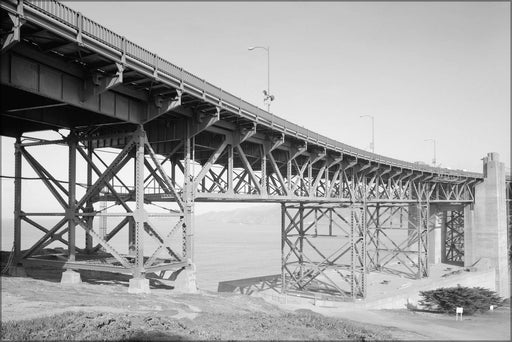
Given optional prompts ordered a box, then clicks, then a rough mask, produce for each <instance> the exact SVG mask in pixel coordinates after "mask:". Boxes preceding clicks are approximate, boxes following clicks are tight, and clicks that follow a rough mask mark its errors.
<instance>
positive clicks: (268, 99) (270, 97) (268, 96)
mask: <svg viewBox="0 0 512 342" xmlns="http://www.w3.org/2000/svg"><path fill="white" fill-rule="evenodd" d="M255 49H263V50H265V51H267V90H263V95H264V96H265V97H264V98H263V102H266V103H267V111H268V112H269V113H270V102H272V101H274V95H271V94H270V47H269V46H267V47H265V46H250V47H249V48H248V50H249V51H252V50H255Z"/></svg>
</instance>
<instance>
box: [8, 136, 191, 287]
mask: <svg viewBox="0 0 512 342" xmlns="http://www.w3.org/2000/svg"><path fill="white" fill-rule="evenodd" d="M124 137H125V138H127V139H126V144H125V145H124V147H123V149H122V150H121V151H120V152H119V153H117V154H116V156H115V158H114V159H113V160H112V161H111V162H110V163H106V162H105V161H104V160H103V159H102V158H101V157H100V156H99V155H98V153H97V152H96V151H94V149H93V148H91V146H92V140H93V139H92V137H91V136H90V135H87V134H83V133H77V132H74V131H71V132H70V134H69V135H68V136H67V137H65V138H63V139H62V140H59V141H51V142H48V141H36V142H28V143H27V142H23V141H22V140H21V139H20V138H18V139H17V141H16V144H15V174H16V179H15V238H14V240H15V241H14V255H15V257H14V260H15V264H16V265H23V264H30V263H36V264H41V263H43V264H47V265H55V266H59V267H62V268H68V269H84V270H100V271H110V272H120V273H130V274H132V275H133V276H134V277H139V278H140V277H144V276H145V274H146V273H157V274H160V275H162V276H163V275H165V272H166V271H176V270H179V269H181V268H183V267H187V266H189V265H190V264H191V263H192V258H193V242H192V241H193V228H192V225H193V218H192V216H193V210H192V209H191V207H192V206H193V202H192V201H191V199H190V190H189V191H188V193H187V192H186V191H181V192H180V193H178V191H177V190H176V188H175V186H174V185H173V183H172V181H171V180H170V178H169V177H168V175H167V173H166V171H165V170H164V169H163V167H162V165H161V163H160V161H159V159H158V158H157V156H156V154H155V152H154V151H153V148H152V147H151V145H150V144H149V143H148V140H147V137H146V133H145V132H144V130H143V129H142V128H141V127H139V128H138V129H137V130H136V131H134V132H132V134H129V135H127V136H126V135H124ZM94 139H97V137H95V138H94ZM57 144H60V145H63V144H64V145H67V146H68V149H69V158H68V161H69V165H68V171H69V172H68V173H69V175H68V180H67V181H65V182H64V184H65V183H67V185H68V187H67V188H66V187H65V186H64V185H63V181H61V180H58V179H56V177H54V176H53V175H52V172H51V171H49V169H48V168H47V167H45V166H43V165H42V163H41V162H40V161H38V160H37V158H36V157H35V156H34V155H35V153H33V152H30V151H29V150H31V149H33V148H35V147H36V146H41V145H57ZM51 147H52V148H55V147H54V146H51ZM185 149H186V147H185ZM187 153H190V151H188V152H187V151H185V155H187ZM77 156H81V157H82V159H83V161H84V162H85V163H86V166H87V179H86V183H78V182H77V173H76V165H77ZM22 159H24V160H25V161H26V162H27V164H28V165H30V167H31V168H32V170H33V171H34V172H35V173H36V174H37V176H38V178H39V179H40V180H41V181H42V182H43V184H44V185H45V186H46V188H47V189H48V190H49V193H50V194H51V195H52V196H53V198H55V199H56V201H57V202H58V203H59V204H60V206H61V207H62V209H63V211H62V212H25V211H23V210H22V198H21V185H22V179H23V177H22ZM130 163H131V164H133V167H134V177H133V178H134V179H133V185H132V186H129V185H127V183H129V182H127V181H126V180H123V179H122V178H121V176H120V173H121V171H122V170H123V168H126V166H127V165H129V164H130ZM184 164H185V165H187V164H190V163H189V162H188V161H187V160H185V162H184ZM147 170H148V171H149V175H148V177H146V178H144V173H145V172H146V171H147ZM93 174H95V175H96V177H93ZM185 174H187V171H185ZM155 179H156V180H157V181H158V182H159V185H160V190H163V191H165V192H166V193H167V194H169V195H170V196H173V198H175V199H176V206H177V209H169V208H165V209H166V211H165V212H162V211H160V212H148V211H147V210H146V207H147V205H149V204H151V203H150V202H149V201H148V200H147V199H146V198H145V195H144V191H145V190H144V182H145V181H146V182H151V181H152V180H155ZM115 181H116V182H117V183H118V185H114V182H115ZM105 189H108V192H109V194H110V196H111V197H112V198H113V204H112V205H110V206H108V208H109V209H110V208H112V209H110V210H109V212H108V213H107V212H106V211H105V210H104V209H105V208H106V207H105V206H104V207H103V208H98V209H95V208H94V206H93V204H94V202H95V201H97V199H98V198H99V196H100V194H101V193H102V192H104V191H105ZM120 189H122V190H123V191H119V190H120ZM182 189H191V186H190V182H185V184H184V186H183V187H182ZM77 190H78V191H77ZM80 190H81V191H80ZM79 194H80V195H79ZM35 195H36V196H37V195H41V194H35ZM130 201H134V202H135V207H134V208H133V206H130V205H129V202H130ZM116 209H117V210H116ZM48 216H52V217H56V218H58V222H57V223H56V224H55V225H53V226H52V227H50V228H47V227H46V226H45V225H46V223H43V222H38V219H37V217H48ZM105 217H110V218H113V219H116V218H117V219H120V222H118V223H117V225H113V226H112V227H109V228H111V229H108V230H107V231H106V234H100V232H99V228H98V227H95V225H94V219H95V218H99V219H102V218H105ZM157 217H162V218H165V220H166V223H165V225H166V227H165V228H162V227H158V226H156V225H155V224H154V223H153V222H151V221H152V219H153V218H157ZM22 221H24V222H26V223H27V224H28V225H30V226H32V227H34V228H37V229H38V230H40V231H41V232H42V233H43V235H42V237H41V238H40V239H39V240H38V241H37V242H35V243H34V244H33V245H32V246H31V247H30V248H28V249H27V250H24V251H22V250H21V241H22V238H23V234H22V233H25V230H22V229H21V223H22ZM77 227H78V228H79V229H80V228H81V229H83V230H84V231H85V240H84V241H83V243H84V246H83V247H79V245H81V243H79V241H77V240H76V229H77ZM126 230H129V232H128V241H125V242H124V243H121V245H125V246H126V245H128V248H127V250H128V253H122V252H120V251H119V243H118V245H117V246H116V245H113V244H112V243H111V242H112V241H113V239H114V238H115V237H116V236H118V235H119V233H120V232H121V231H126ZM144 232H145V233H147V235H145V233H144ZM26 233H28V231H27V232H26ZM25 236H26V235H25ZM148 239H152V240H153V241H152V252H151V250H146V249H145V247H144V246H145V245H146V246H149V245H148V241H145V240H148ZM93 241H94V242H95V243H97V245H96V246H93V244H92V243H93ZM126 242H128V243H127V244H126ZM59 244H60V246H62V245H63V246H64V247H65V248H66V249H67V252H66V253H65V254H63V253H57V254H59V255H57V256H55V255H54V256H52V257H48V255H45V254H44V253H41V252H42V250H43V249H44V248H47V247H55V246H56V245H59ZM100 249H102V250H101V251H100ZM145 251H146V253H145ZM163 252H165V253H163ZM105 253H106V254H105ZM55 257H56V258H57V259H55Z"/></svg>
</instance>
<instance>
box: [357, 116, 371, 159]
mask: <svg viewBox="0 0 512 342" xmlns="http://www.w3.org/2000/svg"><path fill="white" fill-rule="evenodd" d="M359 117H360V118H365V117H366V118H370V119H372V142H371V143H370V150H372V153H375V118H374V117H373V116H372V115H361V116H359Z"/></svg>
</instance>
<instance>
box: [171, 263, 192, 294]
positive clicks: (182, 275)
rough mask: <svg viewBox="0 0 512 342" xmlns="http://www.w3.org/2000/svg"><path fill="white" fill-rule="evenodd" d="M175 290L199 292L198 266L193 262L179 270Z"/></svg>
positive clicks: (175, 280)
mask: <svg viewBox="0 0 512 342" xmlns="http://www.w3.org/2000/svg"><path fill="white" fill-rule="evenodd" d="M174 290H175V291H180V292H186V293H197V284H196V266H195V265H194V264H191V265H190V266H189V267H186V268H184V269H182V270H180V271H177V273H176V278H175V279H174Z"/></svg>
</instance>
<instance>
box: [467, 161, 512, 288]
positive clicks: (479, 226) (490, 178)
mask: <svg viewBox="0 0 512 342" xmlns="http://www.w3.org/2000/svg"><path fill="white" fill-rule="evenodd" d="M483 160H484V170H483V171H484V177H485V178H484V181H483V182H482V183H480V184H477V186H476V188H475V204H474V206H468V207H466V208H465V211H464V245H465V248H464V250H465V254H464V265H465V266H472V265H474V264H475V263H477V262H479V261H480V260H485V259H488V260H489V262H490V264H491V266H492V267H494V269H495V270H496V278H495V279H496V292H498V294H499V295H500V296H502V297H505V298H506V297H509V296H510V288H509V286H510V283H509V272H508V251H507V211H506V210H507V209H506V191H505V190H506V189H505V165H504V164H503V163H501V162H500V161H499V155H498V154H497V153H489V154H488V155H487V157H485V158H484V159H483Z"/></svg>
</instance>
